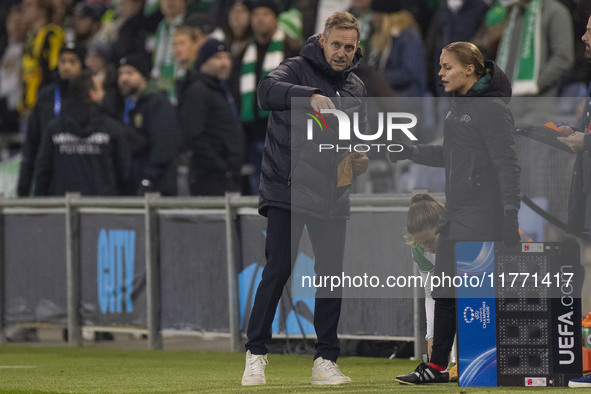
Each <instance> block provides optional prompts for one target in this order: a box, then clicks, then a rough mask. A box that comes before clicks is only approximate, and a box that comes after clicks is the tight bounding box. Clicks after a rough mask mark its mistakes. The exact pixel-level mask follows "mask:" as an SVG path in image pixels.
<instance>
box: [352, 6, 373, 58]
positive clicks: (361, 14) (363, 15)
mask: <svg viewBox="0 0 591 394" xmlns="http://www.w3.org/2000/svg"><path fill="white" fill-rule="evenodd" d="M373 3H376V0H374V1H373ZM373 3H372V0H352V1H351V8H349V12H350V13H351V14H352V15H353V16H354V17H355V18H357V20H358V21H359V26H361V38H360V39H359V48H361V51H362V52H363V53H366V52H365V48H366V46H365V45H366V42H367V40H368V39H369V36H370V35H371V25H372V23H371V19H372V16H371V6H372V4H373Z"/></svg>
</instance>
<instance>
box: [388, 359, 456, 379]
mask: <svg viewBox="0 0 591 394" xmlns="http://www.w3.org/2000/svg"><path fill="white" fill-rule="evenodd" d="M396 381H397V382H398V383H400V384H423V383H447V382H449V373H447V372H440V371H438V370H436V369H435V368H433V367H431V366H429V365H427V364H425V363H421V364H420V365H419V366H418V367H417V369H415V371H414V372H413V373H411V374H408V375H400V376H396Z"/></svg>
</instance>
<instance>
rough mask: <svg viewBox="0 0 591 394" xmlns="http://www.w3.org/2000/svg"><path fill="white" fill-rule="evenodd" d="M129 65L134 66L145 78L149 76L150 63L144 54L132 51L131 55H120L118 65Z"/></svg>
mask: <svg viewBox="0 0 591 394" xmlns="http://www.w3.org/2000/svg"><path fill="white" fill-rule="evenodd" d="M121 66H131V67H133V68H135V69H136V70H137V71H138V72H139V73H140V74H142V76H143V77H144V78H146V79H149V78H150V64H149V61H148V59H147V58H146V56H145V55H142V54H141V53H133V54H131V55H128V56H125V57H122V58H121V60H120V61H119V67H121Z"/></svg>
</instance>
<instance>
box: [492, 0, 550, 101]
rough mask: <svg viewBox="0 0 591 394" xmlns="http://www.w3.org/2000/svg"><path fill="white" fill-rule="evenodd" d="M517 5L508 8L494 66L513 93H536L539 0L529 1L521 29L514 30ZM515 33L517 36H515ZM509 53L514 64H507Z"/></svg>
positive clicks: (540, 30)
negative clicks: (501, 72)
mask: <svg viewBox="0 0 591 394" xmlns="http://www.w3.org/2000/svg"><path fill="white" fill-rule="evenodd" d="M519 12H520V10H519V7H518V6H515V7H513V8H512V9H511V13H510V15H509V23H508V24H507V27H506V28H505V32H504V34H503V39H502V40H501V44H500V45H499V54H498V56H497V64H498V66H499V67H500V68H501V69H502V70H503V71H505V73H506V74H507V76H509V79H510V80H511V82H512V87H513V95H514V96H527V95H537V94H538V93H539V88H538V77H539V75H540V56H541V42H540V40H541V37H542V1H541V0H532V1H531V2H530V3H529V5H528V6H527V8H526V9H525V15H524V16H523V26H522V28H521V31H517V30H516V24H517V18H518V16H519ZM518 34H519V36H517V35H518ZM511 55H514V56H513V59H515V60H514V63H513V64H509V62H510V57H511Z"/></svg>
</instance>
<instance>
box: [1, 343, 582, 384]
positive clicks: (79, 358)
mask: <svg viewBox="0 0 591 394" xmlns="http://www.w3.org/2000/svg"><path fill="white" fill-rule="evenodd" d="M338 363H339V366H340V367H341V370H342V371H343V372H344V373H345V374H346V375H349V376H350V377H351V379H353V384H351V385H347V386H339V387H313V386H311V385H310V376H311V371H312V370H311V368H312V357H311V356H286V355H278V354H271V355H269V365H268V366H267V369H266V376H267V385H266V386H255V387H241V386H240V380H241V378H242V372H243V368H244V354H241V353H226V352H198V351H168V350H167V351H150V350H113V349H101V348H67V347H30V346H22V345H6V346H0V392H2V393H6V392H8V393H38V392H46V393H47V392H55V393H96V392H104V393H228V392H245V393H246V392H267V393H299V392H304V393H312V392H316V393H327V392H346V393H359V392H368V393H381V392H390V393H391V392H398V393H413V392H417V393H423V392H437V393H503V392H526V391H527V392H532V391H535V392H541V391H543V392H548V393H549V392H551V393H562V392H564V393H566V392H571V393H572V392H573V389H568V388H563V389H556V388H542V389H540V388H462V387H458V386H457V384H455V383H449V384H437V385H425V386H412V387H411V386H402V385H399V384H398V383H396V382H394V376H396V375H398V374H402V373H408V372H410V371H412V370H414V368H415V367H416V365H417V361H410V360H388V359H381V358H362V357H346V358H341V359H339V361H338ZM583 391H585V390H583ZM575 392H576V390H575Z"/></svg>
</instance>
